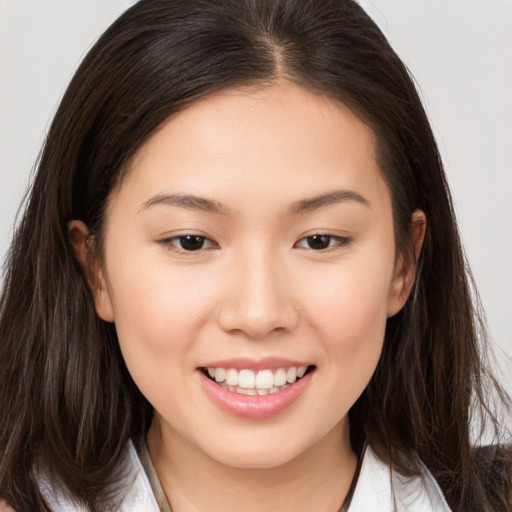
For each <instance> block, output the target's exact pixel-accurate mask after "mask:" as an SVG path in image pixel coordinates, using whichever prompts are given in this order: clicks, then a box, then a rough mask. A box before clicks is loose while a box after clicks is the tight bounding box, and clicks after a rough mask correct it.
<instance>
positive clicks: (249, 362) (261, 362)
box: [200, 356, 312, 370]
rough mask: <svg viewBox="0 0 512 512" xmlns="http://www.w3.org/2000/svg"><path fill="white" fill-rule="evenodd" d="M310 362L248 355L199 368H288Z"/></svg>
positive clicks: (211, 362)
mask: <svg viewBox="0 0 512 512" xmlns="http://www.w3.org/2000/svg"><path fill="white" fill-rule="evenodd" d="M311 364H312V363H311V362H309V361H298V360H296V359H287V358H283V357H274V356H267V357H262V358H259V359H253V358H248V357H235V358H229V359H220V360H217V361H210V362H208V363H206V364H204V365H202V366H201V367H200V368H235V369H237V370H243V369H248V370H268V369H273V368H289V367H291V366H294V367H297V368H298V367H300V366H306V367H308V366H310V365H311Z"/></svg>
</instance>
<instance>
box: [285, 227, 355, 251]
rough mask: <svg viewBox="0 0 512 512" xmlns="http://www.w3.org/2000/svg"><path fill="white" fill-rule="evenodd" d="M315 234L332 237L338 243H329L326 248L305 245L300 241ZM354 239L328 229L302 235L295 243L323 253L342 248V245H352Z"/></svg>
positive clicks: (297, 245)
mask: <svg viewBox="0 0 512 512" xmlns="http://www.w3.org/2000/svg"><path fill="white" fill-rule="evenodd" d="M314 236H327V237H330V238H331V240H333V241H335V242H336V243H335V244H334V245H329V246H328V247H326V248H325V249H313V248H312V247H304V246H300V245H299V243H300V242H304V241H306V240H307V239H308V238H311V237H314ZM352 241H353V238H352V237H350V236H341V235H335V234H334V233H330V232H328V231H314V232H312V233H310V234H307V235H305V236H303V237H301V238H300V239H299V240H298V241H297V242H296V243H295V245H294V247H298V248H301V249H302V248H303V249H307V250H309V251H312V252H315V253H323V252H330V251H335V250H336V249H340V248H342V247H347V246H348V245H350V244H351V243H352Z"/></svg>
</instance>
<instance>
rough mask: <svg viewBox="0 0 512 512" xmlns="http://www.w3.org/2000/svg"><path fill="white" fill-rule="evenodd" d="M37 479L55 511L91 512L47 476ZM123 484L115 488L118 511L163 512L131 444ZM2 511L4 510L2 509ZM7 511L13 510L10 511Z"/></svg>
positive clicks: (41, 475)
mask: <svg viewBox="0 0 512 512" xmlns="http://www.w3.org/2000/svg"><path fill="white" fill-rule="evenodd" d="M36 479H37V483H38V485H39V490H40V491H41V494H42V496H43V498H44V500H45V502H46V503H47V504H48V505H49V507H50V509H51V510H53V511H55V512H87V511H86V509H85V508H84V507H82V506H80V505H79V504H78V503H77V502H76V501H75V500H74V499H73V497H72V496H70V494H69V493H68V492H66V490H65V489H62V488H60V487H58V486H55V485H53V484H52V482H51V480H50V479H49V478H48V476H47V475H46V474H45V473H43V472H40V473H38V474H37V477H36ZM120 484H121V485H116V486H115V489H113V493H115V495H116V501H117V502H118V508H117V509H116V510H117V511H118V512H132V511H134V510H144V511H145V512H159V511H160V507H159V506H158V503H157V502H156V500H155V496H154V494H153V491H152V488H151V485H150V483H149V481H148V478H147V476H146V473H145V472H144V468H143V466H142V463H141V461H140V458H139V456H138V453H137V451H136V449H135V447H134V445H133V443H132V442H131V441H130V442H129V443H128V446H127V449H126V454H125V461H124V465H123V480H122V482H120ZM0 512H4V511H3V510H2V509H1V508H0ZM5 512H13V511H11V510H10V509H6V510H5Z"/></svg>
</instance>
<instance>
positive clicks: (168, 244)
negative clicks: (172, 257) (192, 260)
mask: <svg viewBox="0 0 512 512" xmlns="http://www.w3.org/2000/svg"><path fill="white" fill-rule="evenodd" d="M187 236H195V237H198V238H202V239H204V240H205V242H208V244H209V246H208V247H201V248H200V249H197V250H196V251H187V250H185V249H180V248H179V247H178V246H177V245H175V242H177V241H178V240H179V239H180V238H185V237H187ZM157 243H159V244H160V245H162V246H163V247H165V248H166V249H168V250H169V251H172V252H175V253H178V254H183V255H186V256H194V255H195V256H198V255H200V254H203V253H204V252H205V251H209V250H211V249H215V248H218V247H219V246H218V244H217V243H216V242H215V241H214V240H212V239H211V238H210V237H208V236H206V235H204V234H202V233H194V232H192V231H186V232H183V233H177V234H173V235H172V236H167V237H165V238H161V239H159V240H157Z"/></svg>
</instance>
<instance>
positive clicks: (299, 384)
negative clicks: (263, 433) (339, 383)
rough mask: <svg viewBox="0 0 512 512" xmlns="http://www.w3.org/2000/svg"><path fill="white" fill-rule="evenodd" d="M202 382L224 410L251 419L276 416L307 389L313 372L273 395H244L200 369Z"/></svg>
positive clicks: (211, 396) (207, 391)
mask: <svg viewBox="0 0 512 512" xmlns="http://www.w3.org/2000/svg"><path fill="white" fill-rule="evenodd" d="M198 373H199V376H200V379H201V384H202V385H203V388H204V390H205V391H206V393H207V394H208V395H209V396H210V398H211V399H212V400H213V401H214V402H215V404H217V405H218V406H219V407H220V408H221V409H222V410H223V411H225V412H227V413H228V414H231V415H233V416H238V417H240V418H247V419H251V420H261V419H265V418H271V417H272V416H276V415H277V414H279V413H280V412H282V411H284V410H285V409H287V408H288V407H289V406H290V405H292V404H293V402H295V400H297V399H298V398H299V397H300V396H301V395H302V393H304V391H305V390H306V388H307V387H308V385H309V383H310V382H311V375H312V374H313V372H311V373H308V374H307V375H304V377H302V378H301V379H300V380H298V381H296V382H295V383H293V384H291V385H290V387H288V388H285V389H283V390H282V391H278V392H277V393H272V394H271V395H263V396H259V395H242V394H240V393H233V392H232V391H228V390H227V389H224V388H223V387H221V386H219V385H218V384H216V383H215V382H213V381H212V380H211V379H209V378H208V377H207V376H206V375H205V374H204V373H203V372H202V371H200V370H198Z"/></svg>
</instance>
